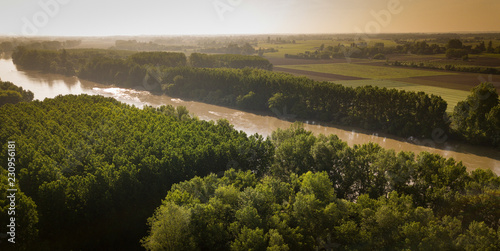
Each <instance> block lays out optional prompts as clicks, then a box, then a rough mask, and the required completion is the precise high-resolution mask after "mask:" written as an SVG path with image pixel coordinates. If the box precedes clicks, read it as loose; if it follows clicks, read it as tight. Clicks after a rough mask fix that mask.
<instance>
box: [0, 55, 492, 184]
mask: <svg viewBox="0 0 500 251" xmlns="http://www.w3.org/2000/svg"><path fill="white" fill-rule="evenodd" d="M0 79H1V80H2V81H10V82H13V83H14V84H16V85H18V86H22V87H23V88H24V89H28V90H31V91H32V92H33V93H34V94H35V99H38V100H43V99H45V98H54V97H56V96H58V95H66V94H82V93H85V94H89V95H103V96H106V97H114V98H116V99H117V100H119V101H121V102H124V103H127V104H130V105H135V106H137V107H143V106H144V105H152V106H159V105H168V104H171V105H174V106H179V105H182V106H186V107H187V109H188V110H189V111H190V113H192V114H194V115H196V116H198V117H199V118H200V119H203V120H218V119H221V118H225V119H227V120H229V121H230V122H231V123H232V124H233V125H234V127H235V128H236V129H238V130H243V131H244V132H246V133H247V134H255V133H258V134H261V135H264V136H269V135H270V134H271V132H272V131H274V130H276V129H277V128H282V129H285V128H288V127H289V126H290V124H291V123H292V122H290V121H287V120H284V119H279V118H278V117H284V118H286V117H288V116H287V115H286V114H282V113H284V112H277V115H278V117H276V116H273V115H260V114H254V113H249V112H244V111H239V110H235V109H231V108H226V107H220V106H215V105H209V104H205V103H200V102H194V101H184V100H181V99H176V98H172V97H169V96H166V95H162V96H159V95H153V94H151V93H149V92H147V91H137V90H133V89H124V88H117V87H110V86H106V85H102V84H98V83H94V82H90V81H86V80H81V79H78V78H77V77H66V76H62V75H58V74H46V73H40V72H35V71H21V70H18V69H17V68H16V66H15V65H14V64H13V62H12V60H11V59H0ZM305 129H307V130H310V131H312V132H314V133H315V134H320V133H322V134H325V135H328V134H336V135H338V137H339V138H340V139H342V140H344V141H346V142H347V143H348V144H349V145H351V146H352V145H354V144H364V143H368V142H374V143H377V144H379V145H381V146H382V147H384V148H387V149H394V150H395V151H396V152H399V151H413V152H415V153H419V152H421V151H427V152H431V153H436V154H440V155H442V156H444V157H447V158H454V159H455V160H458V161H462V162H463V163H464V165H465V166H467V168H468V169H469V170H474V169H477V168H483V169H491V170H493V171H494V172H495V173H496V174H498V175H500V151H498V150H495V149H492V148H487V147H479V146H471V145H467V144H461V143H456V142H450V141H446V142H444V143H442V144H436V142H434V141H432V140H430V139H429V140H420V141H412V140H409V139H404V138H398V137H394V136H389V135H378V134H374V133H369V132H365V131H362V130H358V129H352V128H346V127H339V126H333V125H326V124H319V123H316V122H314V121H305Z"/></svg>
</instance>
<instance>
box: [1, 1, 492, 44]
mask: <svg viewBox="0 0 500 251" xmlns="http://www.w3.org/2000/svg"><path fill="white" fill-rule="evenodd" d="M499 13H500V0H116V1H115V0H0V20H1V22H0V34H3V35H40V36H59V35H65V36H92V35H97V36H99V35H177V34H256V33H355V32H358V33H359V32H368V33H377V32H382V33H392V32H456V31H500V15H499Z"/></svg>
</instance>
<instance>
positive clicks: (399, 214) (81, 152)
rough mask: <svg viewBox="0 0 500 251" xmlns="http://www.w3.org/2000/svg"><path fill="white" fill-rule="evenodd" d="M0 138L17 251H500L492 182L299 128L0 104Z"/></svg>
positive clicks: (495, 182) (108, 105)
mask: <svg viewBox="0 0 500 251" xmlns="http://www.w3.org/2000/svg"><path fill="white" fill-rule="evenodd" d="M3 85H4V84H3ZM3 85H2V86H3ZM9 86H10V85H9ZM10 89H13V88H12V87H10ZM16 91H17V92H20V91H21V92H22V89H17V90H16ZM28 96H29V93H28ZM28 98H29V97H28ZM0 126H1V128H3V129H2V132H1V133H0V140H1V141H2V142H7V141H15V142H18V146H17V148H18V149H17V151H18V153H19V158H18V160H16V163H17V164H16V168H18V169H19V174H18V180H17V181H16V189H18V199H19V201H18V203H19V204H18V206H17V208H16V210H17V211H16V212H17V214H18V216H17V217H18V218H17V219H16V223H18V224H19V225H23V226H28V227H24V228H19V232H17V233H16V234H18V238H19V239H16V240H18V241H19V243H20V245H19V248H20V249H26V250H32V249H33V248H35V247H36V249H37V250H70V249H79V250H96V249H120V248H121V249H131V248H133V249H140V248H141V246H140V245H142V247H143V248H146V249H148V250H158V249H170V250H249V249H255V250H266V249H267V250H314V249H315V248H326V247H329V246H331V245H335V246H336V247H338V248H343V249H374V248H375V249H411V250H413V249H429V248H431V249H432V248H436V247H439V248H440V249H444V250H479V249H484V250H487V249H492V250H494V249H498V248H499V247H500V235H499V232H498V228H499V217H500V212H499V211H498V210H500V200H499V199H498V198H500V196H499V195H500V177H499V176H497V175H495V174H494V173H493V172H492V171H491V170H483V169H477V170H474V171H472V172H470V173H469V172H467V171H466V167H465V166H464V165H463V164H462V163H461V162H456V161H454V160H453V159H447V158H444V157H442V156H439V155H437V154H430V153H427V152H421V153H419V154H417V155H416V154H414V153H412V152H405V151H401V152H399V153H396V152H395V151H393V150H386V149H384V148H382V147H380V146H379V145H377V144H373V143H368V144H363V145H354V146H352V147H350V146H348V145H347V143H345V142H343V141H341V140H340V139H339V138H338V137H337V136H335V135H328V136H325V135H318V136H315V135H313V134H312V133H311V132H310V131H306V130H305V129H304V128H303V127H302V125H301V124H300V123H295V124H293V125H292V126H291V127H290V128H288V129H285V130H282V129H278V130H276V131H274V132H273V133H272V135H271V136H270V137H268V138H266V139H264V138H263V137H262V136H260V135H258V134H255V135H250V136H248V135H246V134H245V133H244V132H241V131H240V132H238V131H237V130H235V129H234V128H233V127H232V126H231V125H230V124H229V122H228V121H227V120H219V121H217V122H213V121H210V122H207V121H201V120H199V119H196V118H191V117H190V116H189V112H188V111H187V110H186V109H185V107H177V108H174V107H173V106H160V107H157V108H154V107H149V106H146V107H144V108H143V109H139V108H136V107H133V106H130V105H126V104H123V103H120V102H118V101H116V100H115V99H113V98H105V97H102V96H90V95H78V96H75V95H66V96H58V97H56V98H54V99H45V100H44V101H31V102H19V103H16V104H4V105H2V106H0ZM1 148H2V149H1V150H2V151H1V155H0V156H1V160H2V161H6V160H7V157H6V155H7V150H6V148H7V145H2V147H1ZM21 153H22V154H21ZM1 172H2V175H1V177H2V178H1V179H2V182H1V183H0V185H1V186H2V187H4V188H5V189H1V190H0V193H5V192H6V191H7V189H6V188H7V175H4V172H6V170H5V169H2V170H1ZM2 196H4V197H5V196H6V195H5V194H4V195H2ZM165 196H166V197H165ZM162 199H163V201H161V200H162ZM4 202H5V200H3V201H2V202H1V204H0V210H2V211H3V210H7V208H8V204H5V203H4ZM0 217H1V219H2V221H3V220H5V219H4V218H6V217H7V214H6V213H1V214H0ZM146 222H147V223H148V224H146ZM141 240H142V241H141ZM4 244H5V243H0V247H2V246H1V245H4Z"/></svg>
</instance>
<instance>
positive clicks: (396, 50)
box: [285, 39, 500, 60]
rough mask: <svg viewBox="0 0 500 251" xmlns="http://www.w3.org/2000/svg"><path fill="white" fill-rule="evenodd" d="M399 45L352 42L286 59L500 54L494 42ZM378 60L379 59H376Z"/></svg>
mask: <svg viewBox="0 0 500 251" xmlns="http://www.w3.org/2000/svg"><path fill="white" fill-rule="evenodd" d="M397 42H398V45H396V46H390V47H386V46H385V44H384V43H381V42H378V43H374V44H373V45H372V46H368V43H367V42H365V41H357V42H352V43H350V44H349V45H344V44H340V43H339V44H338V45H336V46H332V45H329V46H325V45H324V44H322V45H320V47H319V48H317V49H316V50H314V51H305V52H303V53H298V54H285V58H297V59H332V58H346V57H350V58H375V56H376V55H379V54H380V55H388V54H408V53H411V54H416V55H435V54H445V55H446V57H448V58H462V59H464V60H467V59H468V55H469V54H480V53H484V52H487V53H500V46H498V47H496V48H494V47H493V43H492V41H489V43H488V46H486V45H485V42H484V41H481V42H479V43H478V44H477V45H475V46H473V45H463V43H462V41H461V40H460V39H450V40H449V41H448V42H447V44H446V45H445V46H441V45H439V44H429V43H427V42H426V41H397ZM375 59H377V58H375Z"/></svg>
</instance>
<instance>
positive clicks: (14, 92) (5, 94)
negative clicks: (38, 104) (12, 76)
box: [0, 80, 34, 106]
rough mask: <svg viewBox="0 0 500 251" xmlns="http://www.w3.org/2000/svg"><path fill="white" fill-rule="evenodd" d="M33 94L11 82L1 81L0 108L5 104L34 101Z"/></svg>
mask: <svg viewBox="0 0 500 251" xmlns="http://www.w3.org/2000/svg"><path fill="white" fill-rule="evenodd" d="M33 97H34V95H33V92H31V91H26V90H24V89H23V88H22V87H19V86H16V85H14V84H13V83H11V82H3V81H1V80H0V106H2V105H5V104H16V103H19V102H22V101H24V102H29V101H31V100H33Z"/></svg>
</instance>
